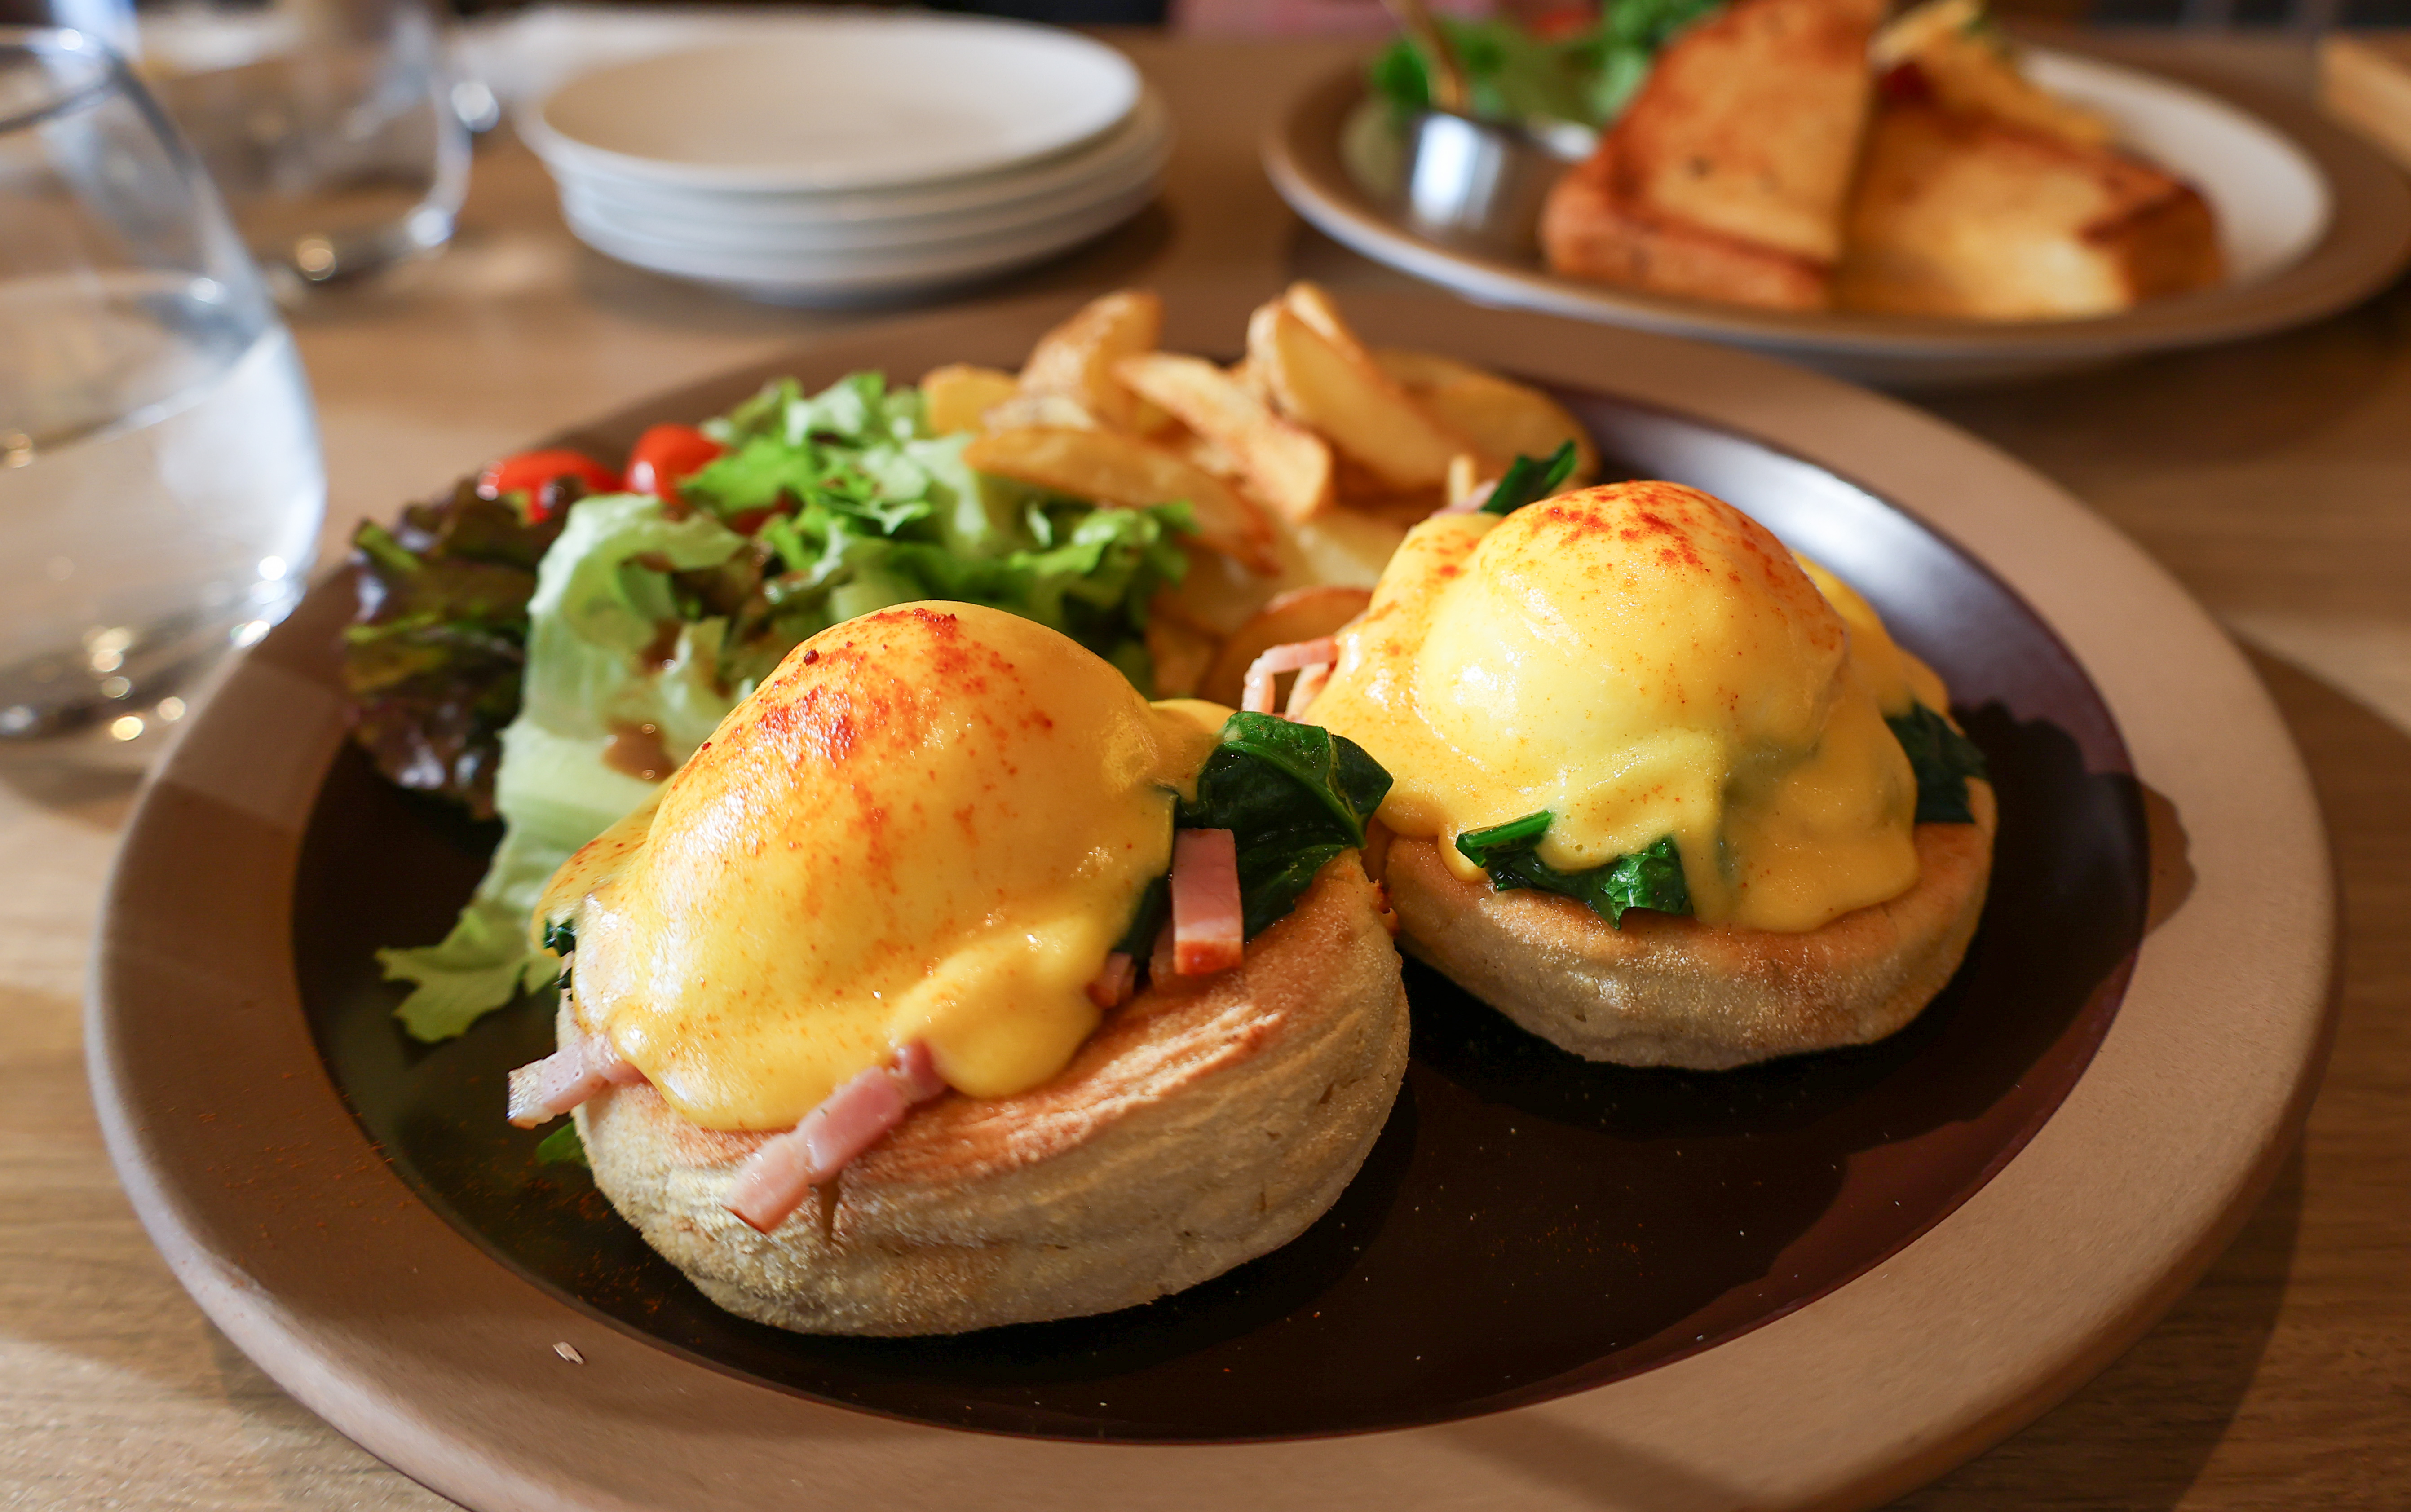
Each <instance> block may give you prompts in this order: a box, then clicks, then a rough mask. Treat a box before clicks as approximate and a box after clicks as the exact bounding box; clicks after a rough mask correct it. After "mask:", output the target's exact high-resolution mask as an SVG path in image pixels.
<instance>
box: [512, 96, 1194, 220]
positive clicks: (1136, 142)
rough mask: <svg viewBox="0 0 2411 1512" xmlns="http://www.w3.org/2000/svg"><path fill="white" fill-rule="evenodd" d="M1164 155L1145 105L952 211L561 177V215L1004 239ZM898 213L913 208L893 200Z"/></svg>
mask: <svg viewBox="0 0 2411 1512" xmlns="http://www.w3.org/2000/svg"><path fill="white" fill-rule="evenodd" d="M1171 151H1172V132H1171V125H1170V120H1169V117H1168V116H1167V115H1166V114H1165V112H1164V110H1163V109H1162V104H1161V102H1160V101H1157V100H1156V99H1154V98H1153V96H1148V97H1147V98H1146V99H1145V100H1143V101H1142V103H1141V107H1140V109H1139V110H1138V112H1137V113H1136V114H1134V115H1133V116H1132V118H1131V122H1130V124H1129V125H1128V126H1126V127H1125V128H1123V129H1121V130H1119V131H1117V132H1116V133H1114V135H1113V136H1112V137H1111V138H1108V139H1107V140H1106V141H1104V142H1102V143H1100V144H1098V146H1097V147H1096V148H1095V149H1094V150H1092V151H1084V152H1083V153H1081V154H1079V157H1078V159H1077V161H1078V165H1079V166H1078V169H1077V171H1076V172H1054V171H1050V172H1047V173H1045V174H1035V175H1031V176H1030V177H1029V178H1028V179H1027V180H1024V179H1021V178H1019V177H1018V176H1016V177H1015V178H1013V179H1010V180H1006V181H1002V182H1004V184H1005V189H1004V190H1002V191H1001V192H998V193H994V194H988V195H984V196H979V197H977V198H973V197H972V196H968V195H957V196H952V197H953V198H954V200H955V202H954V203H953V204H951V205H949V204H946V203H945V202H944V201H945V197H946V196H941V195H924V196H920V200H921V202H922V203H924V204H928V205H931V206H934V207H935V208H930V209H926V210H920V209H914V210H908V211H898V212H893V213H890V212H884V211H879V212H874V211H872V210H871V209H869V208H868V207H867V206H866V205H862V204H857V205H854V206H849V207H848V211H847V212H846V213H843V214H835V215H832V214H824V213H822V212H821V211H822V207H821V206H819V205H817V204H813V203H811V202H803V201H797V200H794V199H788V198H783V197H771V196H744V197H742V198H739V197H738V196H702V195H664V194H659V193H655V192H651V191H650V190H649V188H648V187H647V186H643V185H631V184H630V183H629V182H627V181H625V180H611V179H604V178H599V177H592V176H588V175H584V174H577V173H567V172H564V173H561V174H559V175H558V176H557V178H556V182H557V184H558V186H559V188H560V191H561V197H562V203H563V207H564V208H565V209H568V210H570V211H573V212H574V213H575V214H577V216H579V217H580V218H582V219H584V220H586V221H589V222H592V223H597V224H605V225H614V226H617V227H619V228H621V229H624V230H627V231H629V232H631V233H635V234H641V235H648V236H655V237H660V238H662V239H664V240H674V241H689V242H694V243H697V244H706V243H709V244H713V245H723V246H729V247H751V248H762V249H794V250H796V251H823V250H854V249H869V248H876V247H897V246H912V245H917V244H921V243H925V242H929V241H937V240H958V239H961V238H964V237H971V236H981V235H990V234H998V233H1003V232H1008V231H1011V230H1014V229H1016V228H1018V227H1020V226H1024V225H1030V224H1031V223H1033V222H1036V221H1040V220H1045V219H1046V218H1047V217H1049V216H1053V215H1059V214H1064V213H1068V212H1070V211H1075V210H1078V209H1081V208H1083V207H1085V206H1087V205H1089V204H1092V203H1094V202H1096V201H1098V200H1101V199H1105V198H1110V197H1113V196H1117V195H1119V194H1121V193H1123V192H1125V191H1127V190H1128V189H1129V188H1130V187H1131V186H1132V185H1133V184H1135V183H1139V182H1147V181H1150V180H1152V179H1153V178H1154V177H1155V176H1156V175H1157V174H1159V173H1161V172H1162V170H1163V166H1164V163H1165V161H1166V159H1167V158H1169V157H1170V155H1171ZM847 197H848V198H850V199H851V198H855V196H847ZM895 203H897V204H899V205H905V206H911V205H912V204H913V200H911V199H908V198H905V197H904V196H898V198H897V199H896V201H895Z"/></svg>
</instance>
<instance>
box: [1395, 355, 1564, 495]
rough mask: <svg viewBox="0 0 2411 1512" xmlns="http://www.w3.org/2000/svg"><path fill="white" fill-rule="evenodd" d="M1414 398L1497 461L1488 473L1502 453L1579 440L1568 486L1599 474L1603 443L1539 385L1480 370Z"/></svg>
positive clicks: (1528, 453)
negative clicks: (1595, 442) (1530, 385)
mask: <svg viewBox="0 0 2411 1512" xmlns="http://www.w3.org/2000/svg"><path fill="white" fill-rule="evenodd" d="M1415 400H1416V402H1418V403H1420V404H1421V405H1423V407H1424V408H1425V409H1426V410H1429V411H1431V413H1432V414H1436V415H1438V416H1439V418H1440V419H1441V421H1442V422H1444V423H1446V424H1447V425H1450V426H1452V427H1454V429H1457V430H1458V431H1459V432H1461V433H1463V434H1464V435H1465V436H1466V437H1468V438H1469V439H1470V440H1471V441H1472V442H1473V443H1474V445H1475V446H1476V447H1477V448H1479V450H1480V453H1481V455H1482V457H1483V458H1486V459H1488V460H1489V461H1490V462H1491V464H1492V469H1493V470H1492V471H1489V472H1485V473H1484V474H1483V476H1485V477H1497V476H1498V471H1499V470H1498V468H1497V463H1498V459H1499V458H1506V459H1507V460H1510V461H1512V460H1513V459H1514V458H1517V457H1519V456H1521V457H1530V458H1545V457H1547V456H1548V455H1549V454H1550V453H1552V452H1554V451H1556V449H1557V448H1558V447H1559V446H1560V445H1562V444H1564V443H1567V442H1569V441H1571V442H1572V443H1574V470H1573V473H1572V475H1571V477H1569V478H1567V480H1566V487H1569V488H1579V487H1585V486H1586V485H1587V484H1588V483H1589V482H1590V481H1591V479H1593V478H1595V477H1597V476H1598V475H1599V448H1598V447H1597V446H1596V445H1593V444H1592V443H1591V439H1590V432H1588V431H1586V430H1585V429H1583V428H1582V422H1581V421H1579V420H1577V419H1575V418H1574V417H1573V416H1572V415H1571V414H1567V413H1566V411H1565V409H1564V408H1563V407H1562V406H1561V405H1559V404H1558V403H1557V401H1556V400H1553V399H1551V398H1549V396H1548V395H1546V394H1543V393H1542V392H1541V391H1540V390H1539V389H1536V388H1527V387H1525V386H1524V385H1522V384H1517V383H1510V382H1509V381H1508V380H1506V379H1504V378H1494V377H1491V376H1490V375H1489V374H1488V373H1477V374H1476V375H1474V376H1473V377H1470V378H1460V379H1458V380H1456V381H1455V382H1454V383H1447V384H1442V385H1439V387H1438V388H1427V389H1425V390H1423V391H1422V392H1420V393H1418V394H1416V395H1415Z"/></svg>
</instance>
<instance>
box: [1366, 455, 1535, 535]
mask: <svg viewBox="0 0 2411 1512" xmlns="http://www.w3.org/2000/svg"><path fill="white" fill-rule="evenodd" d="M1471 455H1472V454H1471V453H1469V452H1459V453H1457V454H1456V457H1466V456H1471ZM1456 457H1452V458H1449V464H1450V466H1452V467H1454V465H1455V463H1456ZM1474 462H1475V471H1476V472H1482V471H1483V470H1484V469H1487V470H1488V471H1489V473H1490V475H1492V476H1496V475H1497V474H1498V472H1499V471H1501V469H1500V467H1499V465H1498V463H1497V462H1495V461H1493V460H1491V459H1490V458H1481V457H1475V458H1474ZM1332 484H1333V487H1334V488H1335V489H1336V490H1337V493H1338V496H1339V507H1340V508H1341V509H1343V510H1348V511H1351V512H1352V513H1354V514H1359V515H1364V516H1370V517H1373V518H1376V519H1383V520H1389V521H1392V522H1394V523H1395V524H1396V525H1397V527H1398V528H1399V529H1400V530H1404V529H1406V528H1407V527H1409V526H1410V525H1412V524H1414V523H1415V522H1416V521H1418V520H1420V519H1422V518H1423V517H1424V516H1426V515H1428V514H1430V513H1431V512H1432V511H1433V510H1435V509H1438V508H1439V507H1440V506H1441V505H1442V504H1444V503H1446V502H1448V474H1447V473H1446V472H1442V473H1441V474H1440V478H1439V482H1437V483H1428V484H1424V485H1422V486H1420V487H1412V488H1401V487H1398V486H1397V485H1396V484H1395V483H1392V482H1391V481H1390V480H1389V479H1387V478H1385V477H1383V476H1381V474H1380V473H1378V472H1374V471H1373V470H1372V469H1371V468H1369V467H1366V465H1365V464H1364V463H1362V462H1359V461H1357V460H1356V459H1355V458H1352V457H1344V456H1343V457H1341V458H1339V461H1338V465H1337V468H1335V469H1334V470H1333V473H1332Z"/></svg>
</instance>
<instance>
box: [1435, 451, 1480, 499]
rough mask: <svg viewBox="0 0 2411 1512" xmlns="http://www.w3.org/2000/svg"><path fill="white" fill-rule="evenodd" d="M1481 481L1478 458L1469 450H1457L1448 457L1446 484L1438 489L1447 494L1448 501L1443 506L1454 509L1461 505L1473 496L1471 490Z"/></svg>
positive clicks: (1477, 486)
mask: <svg viewBox="0 0 2411 1512" xmlns="http://www.w3.org/2000/svg"><path fill="white" fill-rule="evenodd" d="M1482 485H1483V476H1482V459H1481V458H1478V457H1476V456H1474V455H1473V454H1472V453H1471V452H1459V453H1457V454H1456V455H1455V456H1454V457H1452V458H1449V462H1448V486H1447V487H1445V488H1443V489H1441V490H1440V491H1441V492H1442V493H1444V494H1446V495H1447V496H1448V503H1447V504H1446V505H1445V506H1444V507H1446V508H1449V509H1456V508H1458V507H1460V506H1462V505H1463V504H1464V503H1465V502H1466V501H1467V500H1469V499H1470V498H1472V497H1473V490H1474V489H1476V488H1479V487H1482Z"/></svg>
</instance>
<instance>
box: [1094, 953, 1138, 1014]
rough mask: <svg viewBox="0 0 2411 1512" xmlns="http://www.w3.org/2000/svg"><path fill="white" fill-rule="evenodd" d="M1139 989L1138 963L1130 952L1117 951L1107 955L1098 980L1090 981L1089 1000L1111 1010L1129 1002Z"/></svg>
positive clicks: (1098, 973)
mask: <svg viewBox="0 0 2411 1512" xmlns="http://www.w3.org/2000/svg"><path fill="white" fill-rule="evenodd" d="M1137 990H1138V963H1137V962H1136V961H1133V960H1132V959H1131V957H1130V955H1129V954H1128V952H1123V951H1116V952H1114V953H1113V954H1111V955H1108V956H1106V957H1105V964H1104V966H1103V967H1102V968H1100V969H1099V970H1098V972H1097V976H1096V980H1095V981H1091V982H1089V1001H1090V1002H1092V1003H1094V1004H1096V1005H1097V1006H1098V1007H1099V1008H1102V1009H1104V1010H1107V1011H1108V1012H1110V1011H1112V1010H1115V1009H1117V1008H1119V1007H1121V1006H1122V1005H1123V1004H1124V1003H1127V1002H1129V1001H1130V999H1131V994H1132V993H1133V992H1135V991H1137Z"/></svg>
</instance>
